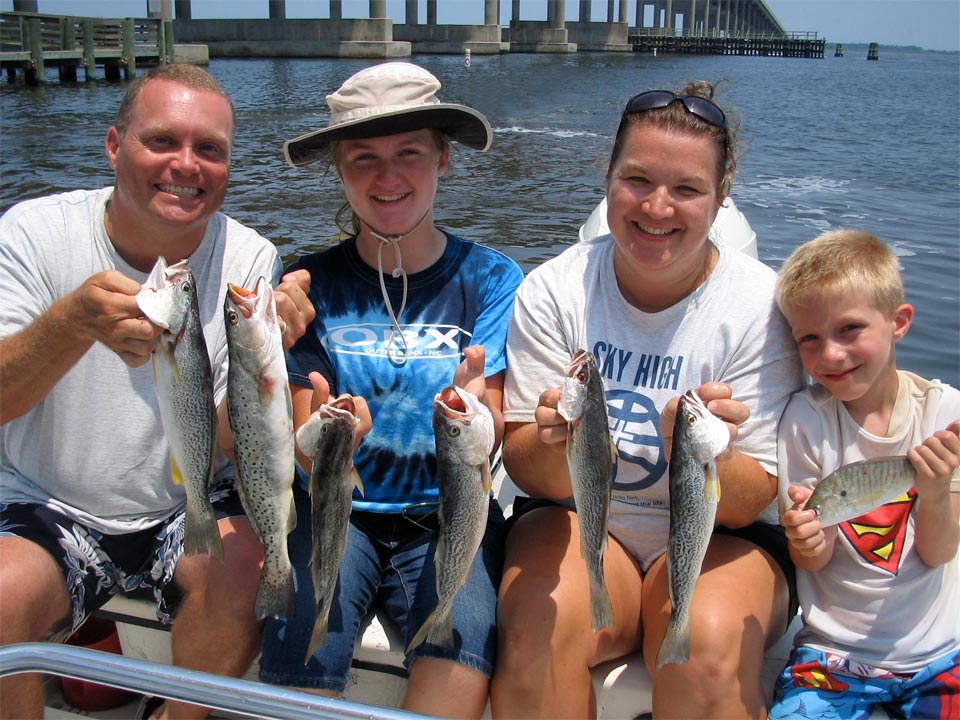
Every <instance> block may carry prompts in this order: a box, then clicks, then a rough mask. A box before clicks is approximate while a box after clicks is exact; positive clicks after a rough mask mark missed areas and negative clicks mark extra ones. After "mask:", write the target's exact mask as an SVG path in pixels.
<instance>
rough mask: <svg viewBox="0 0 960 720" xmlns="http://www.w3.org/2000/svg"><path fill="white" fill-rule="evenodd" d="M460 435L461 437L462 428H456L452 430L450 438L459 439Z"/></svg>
mask: <svg viewBox="0 0 960 720" xmlns="http://www.w3.org/2000/svg"><path fill="white" fill-rule="evenodd" d="M458 435H460V428H458V427H456V426H454V427H452V428H450V437H457V436H458Z"/></svg>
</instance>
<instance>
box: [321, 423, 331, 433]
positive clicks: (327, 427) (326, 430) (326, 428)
mask: <svg viewBox="0 0 960 720" xmlns="http://www.w3.org/2000/svg"><path fill="white" fill-rule="evenodd" d="M329 430H330V427H329V426H328V425H327V424H326V423H323V424H322V425H321V426H320V434H321V435H326V434H327V432H328V431H329Z"/></svg>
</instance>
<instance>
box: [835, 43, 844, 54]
mask: <svg viewBox="0 0 960 720" xmlns="http://www.w3.org/2000/svg"><path fill="white" fill-rule="evenodd" d="M833 56H834V57H843V43H837V51H836V52H835V53H834V54H833Z"/></svg>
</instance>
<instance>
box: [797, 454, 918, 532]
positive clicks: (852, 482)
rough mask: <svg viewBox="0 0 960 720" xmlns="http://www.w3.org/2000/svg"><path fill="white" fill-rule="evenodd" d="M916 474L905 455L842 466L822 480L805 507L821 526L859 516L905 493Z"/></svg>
mask: <svg viewBox="0 0 960 720" xmlns="http://www.w3.org/2000/svg"><path fill="white" fill-rule="evenodd" d="M916 481H917V471H916V470H915V469H914V467H913V464H912V463H911V462H910V461H909V460H907V458H906V456H905V455H898V456H894V457H881V458H875V459H873V460H861V461H859V462H854V463H850V464H849V465H844V466H843V467H840V468H838V469H836V470H834V471H833V472H832V473H830V474H829V475H827V477H825V478H824V479H823V480H821V481H820V482H819V483H818V484H817V487H816V488H815V489H814V491H813V494H812V495H811V496H810V497H809V499H808V500H807V504H806V505H805V508H806V509H808V510H814V511H815V512H816V513H817V518H818V519H819V520H820V524H821V525H823V526H824V527H827V526H829V525H837V524H838V523H842V522H845V521H847V520H852V519H853V518H856V517H860V516H861V515H864V514H866V513H868V512H870V511H871V510H873V509H874V508H878V507H880V506H881V505H886V504H887V503H889V502H892V501H894V500H896V499H897V498H899V497H900V496H901V495H903V494H905V493H906V492H907V491H908V490H910V488H912V487H913V485H914V483H915V482H916Z"/></svg>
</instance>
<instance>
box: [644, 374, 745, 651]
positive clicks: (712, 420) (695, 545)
mask: <svg viewBox="0 0 960 720" xmlns="http://www.w3.org/2000/svg"><path fill="white" fill-rule="evenodd" d="M729 443H730V431H729V430H728V429H727V425H726V423H724V421H723V420H721V419H720V418H718V417H717V416H716V415H714V414H713V413H711V412H710V411H709V410H708V409H707V406H706V405H704V403H703V400H701V399H700V396H699V395H697V393H696V392H694V391H693V390H689V391H688V392H687V393H685V394H684V395H683V396H681V398H680V402H679V403H678V404H677V415H676V418H675V420H674V423H673V450H672V451H671V457H670V466H669V470H668V472H669V476H670V477H669V482H670V535H669V537H668V538H667V583H668V587H669V591H670V605H671V610H670V620H669V622H668V623H667V632H666V634H665V635H664V637H663V641H662V642H661V643H660V651H659V653H658V654H657V667H658V668H659V667H663V666H664V665H667V664H670V663H685V662H687V661H688V660H689V659H690V603H691V600H692V599H693V591H694V588H696V585H697V580H698V579H699V577H700V570H701V568H702V566H703V558H704V556H705V555H706V552H707V545H708V544H709V542H710V536H711V535H712V534H713V526H714V520H715V519H716V516H717V503H718V502H719V501H720V480H719V477H718V476H717V463H716V457H717V456H718V455H719V454H720V453H722V452H723V451H724V450H726V448H727V445H729Z"/></svg>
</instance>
